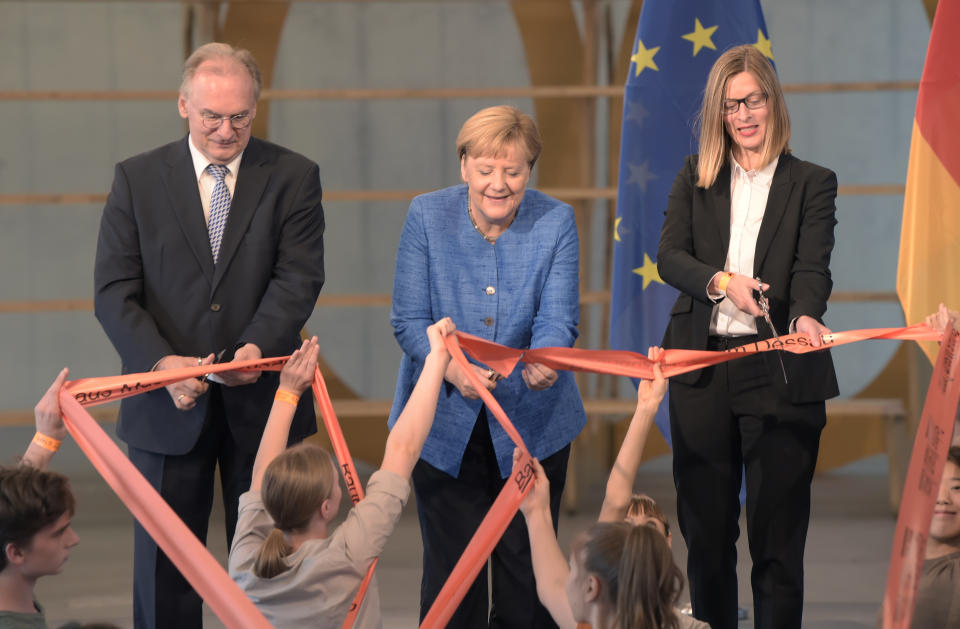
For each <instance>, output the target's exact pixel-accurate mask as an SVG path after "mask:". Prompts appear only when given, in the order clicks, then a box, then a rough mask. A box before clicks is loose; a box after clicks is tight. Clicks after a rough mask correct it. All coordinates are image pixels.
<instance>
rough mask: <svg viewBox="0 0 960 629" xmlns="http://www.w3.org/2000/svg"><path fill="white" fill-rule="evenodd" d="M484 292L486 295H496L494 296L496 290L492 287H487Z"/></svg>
mask: <svg viewBox="0 0 960 629" xmlns="http://www.w3.org/2000/svg"><path fill="white" fill-rule="evenodd" d="M486 291H487V294H488V295H496V294H497V289H496V288H494V287H493V286H487V288H486Z"/></svg>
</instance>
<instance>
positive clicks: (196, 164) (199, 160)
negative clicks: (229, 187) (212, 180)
mask: <svg viewBox="0 0 960 629" xmlns="http://www.w3.org/2000/svg"><path fill="white" fill-rule="evenodd" d="M187 146H189V147H190V157H191V158H193V169H194V171H196V174H197V181H200V176H201V175H203V171H205V170H206V169H207V166H209V165H210V164H212V163H213V162H211V161H210V160H209V159H207V156H206V155H204V154H203V153H201V152H200V149H198V148H197V147H196V146H194V145H193V135H192V134H190V135H188V136H187ZM242 157H243V151H240V153H239V154H238V155H237V156H236V157H234V158H233V159H232V160H230V163H229V164H227V170H229V171H230V174H231V175H233V176H234V177H236V176H237V171H239V170H240V159H241V158H242Z"/></svg>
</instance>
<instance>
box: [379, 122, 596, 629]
mask: <svg viewBox="0 0 960 629" xmlns="http://www.w3.org/2000/svg"><path fill="white" fill-rule="evenodd" d="M540 148H541V143H540V136H539V132H538V131H537V127H536V125H535V124H534V122H533V120H532V119H531V118H530V117H529V116H527V115H526V114H524V113H523V112H521V111H519V110H518V109H516V108H514V107H508V106H497V107H490V108H487V109H484V110H481V111H480V112H478V113H476V114H474V115H473V116H472V117H471V118H470V119H469V120H467V122H466V123H464V125H463V127H462V128H461V130H460V133H459V135H458V137H457V152H458V155H459V158H460V172H461V176H462V178H463V181H464V183H463V184H461V185H458V186H454V187H452V188H446V189H443V190H438V191H436V192H432V193H429V194H425V195H421V196H418V197H416V198H415V199H414V200H413V202H412V203H411V204H410V210H409V213H408V214H407V219H406V223H405V224H404V227H403V233H402V234H401V236H400V246H399V250H398V252H397V264H396V275H395V278H394V287H393V308H392V310H391V313H390V322H391V324H392V325H393V329H394V334H395V336H396V337H397V341H398V342H399V343H400V347H401V348H402V349H403V353H404V355H403V359H402V361H401V363H400V373H399V376H398V379H397V391H396V397H395V398H394V405H393V411H392V412H391V414H390V425H391V426H392V425H393V421H394V420H395V419H396V417H397V415H398V414H399V411H400V409H402V408H403V405H404V403H405V402H406V400H407V397H408V396H409V395H410V392H411V391H412V388H413V385H414V383H415V382H416V380H417V374H418V373H419V372H420V369H421V368H422V366H423V360H424V357H425V356H426V355H427V353H428V351H429V347H428V345H427V343H426V336H425V334H424V331H425V330H426V327H427V326H428V325H430V323H432V322H433V321H436V320H437V319H438V318H441V317H450V318H452V319H453V321H454V323H455V324H456V326H457V329H458V330H461V331H464V332H468V333H470V334H474V335H476V336H480V337H483V338H485V339H488V340H491V341H495V342H497V343H502V344H504V345H508V346H510V347H516V348H528V347H529V348H537V347H556V346H562V347H570V346H572V345H573V342H574V341H575V340H576V338H577V333H578V332H577V324H578V320H579V242H578V238H577V227H576V222H575V220H574V214H573V208H571V207H570V206H569V205H567V204H566V203H561V202H560V201H557V200H556V199H552V198H550V197H548V196H547V195H545V194H542V193H540V192H537V191H536V190H528V189H527V183H528V182H529V179H530V173H531V170H532V168H533V166H534V164H535V163H536V161H537V158H538V157H539V155H540ZM473 368H474V369H475V370H476V372H477V373H478V374H479V375H480V377H481V378H482V379H483V380H484V382H485V386H486V388H487V389H489V390H490V391H491V392H492V393H493V395H494V397H496V398H497V401H498V402H499V403H500V405H501V406H502V407H503V409H504V410H505V411H506V412H507V414H508V415H509V416H510V418H511V420H512V421H513V423H514V424H515V425H516V427H517V430H519V432H520V434H521V436H522V437H523V439H524V442H525V443H526V445H527V447H528V448H529V450H530V452H531V454H532V455H533V456H535V457H537V458H539V459H540V461H541V462H542V464H543V467H544V469H545V470H546V473H547V475H548V477H549V479H550V487H551V510H552V512H553V521H554V522H556V521H557V516H558V509H559V504H560V496H561V494H562V492H563V486H564V481H565V478H566V468H567V459H568V457H569V454H570V442H571V441H572V440H573V439H574V437H576V436H577V434H578V433H579V432H580V430H581V429H582V428H583V425H584V423H585V422H586V416H585V414H584V411H583V403H582V401H581V400H580V394H579V391H578V390H577V386H576V383H575V382H574V378H573V374H571V373H570V372H560V373H558V372H556V371H554V370H552V369H550V368H548V367H546V366H544V365H539V364H528V365H525V366H524V367H523V369H522V370H519V369H518V370H517V371H515V372H514V373H513V374H511V375H510V376H509V377H507V378H504V379H501V378H500V375H499V374H497V373H495V372H494V371H493V370H490V369H487V368H486V367H483V366H481V365H473ZM513 448H514V444H513V443H512V442H511V441H510V438H509V437H508V436H507V435H506V433H505V432H504V431H503V429H502V428H501V427H500V425H499V424H498V423H497V422H496V420H495V419H494V418H493V417H492V416H488V414H487V413H486V411H485V409H484V407H483V404H482V402H481V401H480V399H479V395H478V394H477V392H476V391H475V390H474V389H473V387H472V386H471V385H470V383H469V381H468V380H467V378H466V375H465V374H464V373H462V372H461V370H460V368H459V367H458V366H457V365H456V364H455V363H451V366H450V367H449V368H448V369H447V372H446V376H445V386H444V387H443V388H442V390H441V392H440V400H439V402H438V404H437V417H436V420H435V422H434V425H433V429H432V430H431V432H430V436H429V437H428V439H427V442H426V444H425V445H424V448H423V451H422V453H421V456H420V461H419V462H418V463H417V466H416V468H415V469H414V472H413V486H414V491H415V492H416V496H417V512H418V515H419V518H420V530H421V534H422V537H423V579H422V583H421V591H420V617H421V620H422V618H423V617H424V616H425V615H426V613H427V611H428V610H429V609H430V606H431V605H432V604H433V601H434V599H435V598H436V596H437V593H438V592H439V591H440V588H441V587H442V586H443V584H444V582H445V581H446V579H447V576H448V575H449V574H450V572H451V571H452V569H453V566H454V565H455V564H456V562H457V560H458V559H459V558H460V556H461V554H462V553H463V550H464V549H465V548H466V546H467V543H468V542H469V541H470V538H471V537H472V536H473V534H474V532H475V531H476V529H477V526H478V525H479V524H480V521H481V520H482V519H483V517H484V515H485V514H486V513H487V511H488V510H489V509H490V506H491V505H492V504H493V501H494V500H495V499H496V497H497V494H498V493H499V492H500V489H501V488H502V487H503V484H504V480H505V479H506V477H507V476H508V475H509V473H510V469H511V465H512V453H513ZM491 568H492V592H491V593H490V596H491V599H492V607H490V608H489V609H488V590H487V576H486V571H481V573H480V576H478V577H477V580H476V581H475V582H474V584H473V586H472V587H471V588H470V590H469V592H468V593H467V595H466V597H465V598H464V600H463V602H462V603H461V605H460V607H459V609H458V610H457V612H456V613H455V614H454V616H453V618H452V620H451V622H450V624H449V625H448V626H449V627H487V626H490V627H524V628H527V627H553V626H555V625H553V623H552V620H551V619H550V616H549V614H548V613H547V612H546V610H544V609H543V607H541V606H540V604H539V602H538V599H537V592H536V584H535V582H534V578H533V570H532V567H531V563H530V548H529V543H528V539H527V531H526V526H525V524H524V522H523V518H522V517H520V516H519V515H517V517H516V518H514V520H513V522H512V523H511V524H510V526H509V527H508V529H507V531H506V533H504V536H503V538H502V539H501V541H500V543H499V544H498V546H497V547H496V549H495V550H494V552H493V555H492V556H491Z"/></svg>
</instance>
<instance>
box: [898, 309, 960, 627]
mask: <svg viewBox="0 0 960 629" xmlns="http://www.w3.org/2000/svg"><path fill="white" fill-rule="evenodd" d="M958 399H960V332H958V331H957V330H954V329H952V328H948V329H947V331H946V332H945V333H944V335H943V343H942V344H941V346H940V351H939V353H938V354H937V362H936V364H935V366H934V369H933V375H932V376H931V377H930V387H929V388H928V389H927V399H926V401H925V402H924V403H923V412H922V414H921V415H920V425H919V426H918V427H917V438H916V439H915V440H914V442H913V452H912V454H911V455H910V467H908V468H907V479H906V482H904V488H903V499H902V500H901V501H900V513H899V514H898V515H897V529H896V532H895V533H894V536H893V547H892V549H891V552H890V569H889V572H888V573H887V591H886V593H885V595H884V597H883V627H884V629H908V628H909V627H910V622H911V620H912V619H913V607H914V603H915V602H916V595H917V581H918V580H919V578H920V573H921V571H922V570H923V559H924V554H925V551H926V547H927V537H928V534H929V531H930V521H931V519H932V518H933V507H934V503H935V502H936V501H937V492H938V491H939V490H940V477H941V475H942V474H943V468H944V465H945V464H946V459H947V450H948V449H949V448H950V439H951V435H952V434H953V421H954V416H955V413H956V411H957V400H958Z"/></svg>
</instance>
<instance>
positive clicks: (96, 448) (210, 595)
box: [60, 378, 270, 629]
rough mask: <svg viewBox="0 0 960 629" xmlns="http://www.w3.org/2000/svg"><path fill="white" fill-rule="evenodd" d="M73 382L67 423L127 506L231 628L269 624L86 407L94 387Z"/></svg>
mask: <svg viewBox="0 0 960 629" xmlns="http://www.w3.org/2000/svg"><path fill="white" fill-rule="evenodd" d="M178 379H181V380H182V378H178ZM88 380H92V379H88ZM107 380H109V378H108V379H107ZM174 381H176V380H174ZM73 384H74V383H73V382H68V383H67V384H66V385H64V387H63V389H61V390H60V411H61V413H62V414H63V422H64V424H66V426H67V430H69V431H70V434H71V435H73V438H74V439H75V440H76V442H77V445H79V446H80V448H81V449H82V450H83V452H84V454H86V455H87V458H89V459H90V462H91V463H93V466H94V467H95V468H96V469H97V471H98V472H99V473H100V475H101V476H103V479H104V480H105V481H107V484H108V485H110V487H111V489H113V491H114V492H116V494H117V496H119V497H120V500H122V501H123V504H124V505H126V507H127V509H129V510H130V512H131V513H132V514H133V516H134V517H135V518H137V520H138V521H139V522H140V524H141V525H143V528H144V529H146V531H147V533H149V534H150V537H152V538H153V539H154V541H156V542H157V546H159V547H160V548H162V549H163V552H164V553H166V554H167V556H168V557H169V558H170V561H172V562H173V564H174V565H175V566H176V567H177V570H179V571H180V573H181V574H183V576H184V577H185V578H186V579H187V581H189V582H190V585H192V586H193V588H194V589H195V590H196V591H197V593H198V594H199V595H200V596H201V597H202V598H203V600H204V601H206V602H207V604H208V605H209V606H210V608H211V609H212V610H213V612H214V613H215V614H216V615H217V617H218V618H219V619H220V620H221V621H222V622H223V624H224V625H226V626H227V627H230V628H231V629H233V628H237V629H270V623H269V622H267V619H266V618H264V617H263V614H261V613H260V611H259V610H258V609H257V608H256V606H254V604H253V603H252V602H251V601H250V599H249V598H247V596H246V595H245V594H244V593H243V592H242V591H241V590H240V588H239V587H238V586H237V584H236V583H234V582H233V580H232V579H231V578H230V576H229V575H227V573H226V571H225V570H224V569H223V568H222V567H221V566H220V564H219V563H218V562H217V560H216V559H214V558H213V555H211V554H210V551H208V550H207V549H206V547H205V546H204V545H203V544H201V543H200V540H198V539H197V538H196V536H195V535H194V534H193V532H191V531H190V529H188V528H187V525H186V524H184V523H183V520H181V519H180V518H179V517H177V514H176V513H175V512H174V511H173V509H171V508H170V505H168V504H167V503H166V502H164V500H163V498H161V497H160V494H158V493H157V490H156V489H154V488H153V486H152V485H151V484H150V483H148V482H147V479H145V478H144V477H143V475H142V474H140V472H139V471H138V470H137V468H135V467H134V466H133V463H131V462H130V460H129V459H128V458H127V457H126V456H125V455H124V454H123V452H121V451H120V448H118V447H117V445H116V444H115V443H114V442H113V440H111V439H110V437H109V436H107V433H105V432H104V431H103V429H102V428H101V427H100V426H99V424H97V422H96V420H94V419H93V417H91V416H90V414H89V413H88V412H87V411H85V410H84V409H83V407H82V406H81V403H80V402H79V401H78V400H77V398H76V397H75V395H84V396H85V399H88V400H89V399H90V395H89V393H90V391H91V390H90V389H87V390H85V391H84V393H79V394H75V393H73V391H72V390H71V385H73ZM97 399H99V397H98V398H97ZM92 403H99V402H92Z"/></svg>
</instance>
